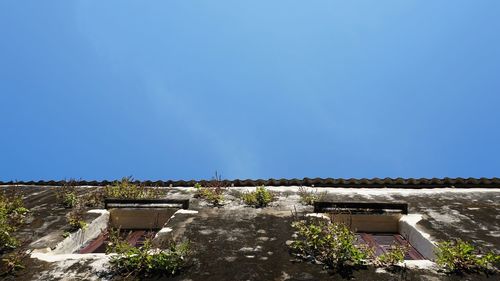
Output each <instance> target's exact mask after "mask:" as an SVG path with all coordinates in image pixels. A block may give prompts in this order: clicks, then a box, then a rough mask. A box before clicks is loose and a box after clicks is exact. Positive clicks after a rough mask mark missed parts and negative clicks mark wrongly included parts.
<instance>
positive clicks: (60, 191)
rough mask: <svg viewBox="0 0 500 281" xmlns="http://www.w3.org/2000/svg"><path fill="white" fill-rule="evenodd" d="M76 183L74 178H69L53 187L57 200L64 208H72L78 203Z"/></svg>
mask: <svg viewBox="0 0 500 281" xmlns="http://www.w3.org/2000/svg"><path fill="white" fill-rule="evenodd" d="M76 184H77V183H76V181H75V180H69V181H65V182H64V184H63V185H62V186H60V187H56V188H55V189H54V192H55V195H56V200H57V202H58V203H59V204H60V205H61V206H63V207H64V208H73V207H75V206H76V205H77V204H78V203H79V198H78V195H77V193H76Z"/></svg>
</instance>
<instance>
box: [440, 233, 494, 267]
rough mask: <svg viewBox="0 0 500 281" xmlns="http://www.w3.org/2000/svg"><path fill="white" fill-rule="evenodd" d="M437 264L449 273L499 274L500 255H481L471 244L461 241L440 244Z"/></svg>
mask: <svg viewBox="0 0 500 281" xmlns="http://www.w3.org/2000/svg"><path fill="white" fill-rule="evenodd" d="M436 263H437V264H438V265H439V266H440V267H441V268H442V269H443V270H444V271H445V272H447V273H459V272H487V273H490V272H498V270H499V264H500V255H498V254H495V253H494V252H486V253H482V254H480V251H479V250H478V249H477V248H476V247H475V246H474V245H472V244H471V243H468V242H466V241H463V240H461V239H457V240H452V241H444V242H441V243H438V245H437V249H436Z"/></svg>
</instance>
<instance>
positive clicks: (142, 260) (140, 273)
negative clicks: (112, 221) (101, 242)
mask: <svg viewBox="0 0 500 281" xmlns="http://www.w3.org/2000/svg"><path fill="white" fill-rule="evenodd" d="M106 253H107V254H110V253H114V255H113V256H111V259H110V266H111V269H112V271H113V272H115V273H116V274H118V275H123V276H127V277H128V276H135V277H151V276H156V275H167V276H172V275H175V274H177V273H179V272H180V271H181V270H182V269H183V268H184V267H185V266H186V264H187V257H188V255H189V253H190V250H189V243H188V242H183V243H175V242H173V241H168V242H166V243H165V244H164V245H162V246H161V249H160V248H154V247H153V244H152V240H151V237H148V238H146V240H145V241H144V244H143V245H142V246H140V247H134V246H132V245H130V244H129V243H128V242H127V241H126V240H125V239H123V238H122V237H121V235H120V231H111V232H110V243H109V244H108V247H107V248H106Z"/></svg>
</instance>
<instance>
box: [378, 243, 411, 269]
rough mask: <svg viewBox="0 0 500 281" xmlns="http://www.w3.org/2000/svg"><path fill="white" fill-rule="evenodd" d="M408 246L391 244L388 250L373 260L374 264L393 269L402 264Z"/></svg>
mask: <svg viewBox="0 0 500 281" xmlns="http://www.w3.org/2000/svg"><path fill="white" fill-rule="evenodd" d="M409 249H410V245H408V244H406V245H400V244H392V245H391V247H390V249H389V250H388V251H386V252H385V253H383V254H381V255H379V256H378V257H376V259H375V264H376V265H378V266H382V267H394V266H397V265H398V264H400V263H402V262H404V260H405V255H406V253H407V252H408V250H409Z"/></svg>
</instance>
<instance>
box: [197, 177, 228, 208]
mask: <svg viewBox="0 0 500 281" xmlns="http://www.w3.org/2000/svg"><path fill="white" fill-rule="evenodd" d="M194 188H195V190H196V193H195V197H197V198H202V199H204V200H205V201H207V202H209V203H210V204H212V205H213V206H222V205H223V203H224V198H225V196H224V194H225V192H226V189H227V184H226V183H225V182H224V181H223V180H222V178H221V176H220V175H219V174H217V172H216V173H215V177H214V178H212V180H210V181H209V182H207V184H206V186H202V185H201V184H200V183H196V184H195V185H194Z"/></svg>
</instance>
